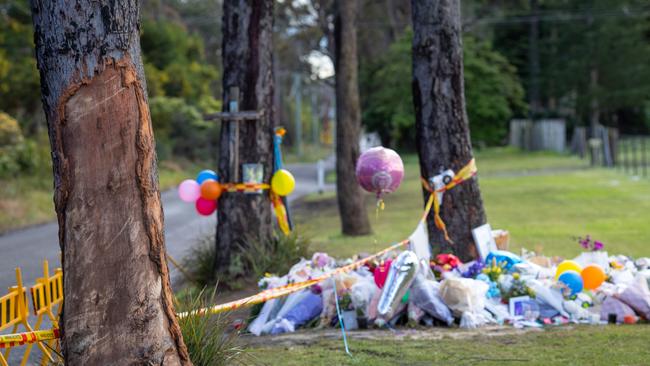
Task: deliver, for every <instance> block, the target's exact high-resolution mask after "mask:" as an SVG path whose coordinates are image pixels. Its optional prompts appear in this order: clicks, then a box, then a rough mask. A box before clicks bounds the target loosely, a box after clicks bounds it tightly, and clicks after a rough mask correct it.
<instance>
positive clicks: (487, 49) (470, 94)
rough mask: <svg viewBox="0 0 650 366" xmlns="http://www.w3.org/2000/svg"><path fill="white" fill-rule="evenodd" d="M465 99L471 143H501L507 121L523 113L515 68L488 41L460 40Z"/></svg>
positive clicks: (522, 97)
mask: <svg viewBox="0 0 650 366" xmlns="http://www.w3.org/2000/svg"><path fill="white" fill-rule="evenodd" d="M463 41H464V44H463V51H464V52H463V53H464V68H465V100H466V103H467V116H468V118H469V123H470V129H471V135H472V141H482V142H484V143H486V144H489V145H498V144H502V143H503V141H504V139H505V138H506V136H507V134H508V122H509V120H510V118H512V117H513V116H514V115H516V114H518V115H521V114H523V112H524V111H525V110H526V105H525V103H524V89H523V87H522V86H521V83H520V82H519V78H518V76H517V74H516V71H517V70H516V69H515V67H514V66H512V65H511V64H510V63H509V62H508V60H507V59H506V58H505V57H503V55H501V54H500V53H498V52H496V51H494V50H493V48H492V46H491V45H490V44H489V43H487V42H481V41H478V40H477V39H475V38H473V37H470V36H466V37H464V39H463Z"/></svg>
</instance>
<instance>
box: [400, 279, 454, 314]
mask: <svg viewBox="0 0 650 366" xmlns="http://www.w3.org/2000/svg"><path fill="white" fill-rule="evenodd" d="M411 301H412V302H413V303H414V304H415V305H417V306H418V307H419V308H420V309H422V310H424V311H425V312H426V313H427V314H429V315H431V316H432V317H434V318H436V319H438V320H441V321H443V322H445V323H447V325H451V324H452V323H453V322H454V317H453V316H452V314H451V310H449V307H447V305H445V303H444V302H443V301H442V299H441V298H440V293H439V284H438V283H437V282H435V281H432V280H427V279H425V278H424V275H422V274H421V273H420V274H418V275H417V276H416V277H415V280H414V281H413V284H412V285H411Z"/></svg>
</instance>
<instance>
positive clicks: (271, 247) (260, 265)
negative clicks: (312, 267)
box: [244, 230, 312, 279]
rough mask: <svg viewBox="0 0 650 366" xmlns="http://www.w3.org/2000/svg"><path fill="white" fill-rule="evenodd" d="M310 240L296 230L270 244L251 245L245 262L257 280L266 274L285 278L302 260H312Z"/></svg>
mask: <svg viewBox="0 0 650 366" xmlns="http://www.w3.org/2000/svg"><path fill="white" fill-rule="evenodd" d="M310 242H311V241H310V239H309V238H308V237H306V236H304V235H301V234H300V233H299V232H298V231H297V230H294V231H293V232H291V234H289V235H282V234H278V235H277V236H276V237H275V238H273V239H271V241H270V242H268V243H260V242H256V243H251V244H250V247H249V248H247V250H245V251H244V262H245V263H246V265H247V266H248V267H250V269H251V270H250V273H251V275H252V276H254V278H255V279H258V278H260V277H262V276H263V275H264V274H266V273H275V274H278V275H280V276H283V275H285V274H287V273H288V272H289V270H290V269H291V267H292V266H293V265H294V264H296V263H298V261H300V259H301V258H310V257H311V254H312V253H311V252H310V250H309V246H310Z"/></svg>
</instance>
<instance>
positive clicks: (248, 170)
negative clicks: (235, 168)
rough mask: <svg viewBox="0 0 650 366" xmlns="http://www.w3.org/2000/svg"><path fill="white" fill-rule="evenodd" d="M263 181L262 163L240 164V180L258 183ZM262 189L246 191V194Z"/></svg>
mask: <svg viewBox="0 0 650 366" xmlns="http://www.w3.org/2000/svg"><path fill="white" fill-rule="evenodd" d="M263 181H264V165H262V164H242V182H243V183H253V184H260V183H263ZM261 193H262V190H261V189H258V190H256V191H254V192H246V194H261Z"/></svg>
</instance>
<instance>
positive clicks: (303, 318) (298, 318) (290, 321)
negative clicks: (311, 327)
mask: <svg viewBox="0 0 650 366" xmlns="http://www.w3.org/2000/svg"><path fill="white" fill-rule="evenodd" d="M322 310H323V301H322V299H321V295H317V294H314V293H312V292H311V291H307V294H306V295H305V296H303V297H302V298H301V299H300V301H299V302H298V303H296V304H295V305H294V306H293V307H292V308H291V309H290V310H289V311H288V312H287V313H286V314H285V315H284V317H282V319H280V320H279V321H277V322H276V323H275V325H274V326H273V329H272V330H271V334H280V333H287V332H293V331H295V329H296V328H298V327H299V326H301V325H303V324H306V323H307V322H309V321H310V320H312V319H314V318H315V317H317V316H318V315H319V314H320V313H321V311H322Z"/></svg>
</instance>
